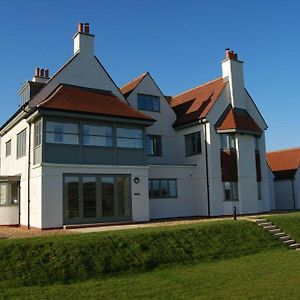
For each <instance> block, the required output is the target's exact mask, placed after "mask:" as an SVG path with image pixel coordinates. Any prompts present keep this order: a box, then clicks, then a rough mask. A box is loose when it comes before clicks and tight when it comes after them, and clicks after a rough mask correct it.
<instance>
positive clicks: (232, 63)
mask: <svg viewBox="0 0 300 300" xmlns="http://www.w3.org/2000/svg"><path fill="white" fill-rule="evenodd" d="M222 77H223V78H226V79H228V82H229V87H230V95H231V104H232V106H233V107H239V108H246V107H245V95H246V94H245V85H244V71H243V62H242V61H240V60H238V55H237V53H235V52H234V51H233V50H230V49H228V48H227V49H226V52H225V59H224V60H223V61H222Z"/></svg>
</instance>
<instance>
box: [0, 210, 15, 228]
mask: <svg viewBox="0 0 300 300" xmlns="http://www.w3.org/2000/svg"><path fill="white" fill-rule="evenodd" d="M18 224H19V207H18V206H16V205H13V206H0V226H2V225H18Z"/></svg>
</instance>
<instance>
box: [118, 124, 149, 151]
mask: <svg viewBox="0 0 300 300" xmlns="http://www.w3.org/2000/svg"><path fill="white" fill-rule="evenodd" d="M117 147H121V148H136V149H142V148H143V147H144V143H143V131H142V130H141V129H133V128H117Z"/></svg>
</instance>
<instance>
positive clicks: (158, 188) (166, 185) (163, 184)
mask: <svg viewBox="0 0 300 300" xmlns="http://www.w3.org/2000/svg"><path fill="white" fill-rule="evenodd" d="M176 197H177V181H176V179H149V198H176Z"/></svg>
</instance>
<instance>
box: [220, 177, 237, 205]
mask: <svg viewBox="0 0 300 300" xmlns="http://www.w3.org/2000/svg"><path fill="white" fill-rule="evenodd" d="M224 196H225V197H224V198H225V200H226V201H237V200H238V198H239V197H238V183H237V182H228V181H226V182H224Z"/></svg>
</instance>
